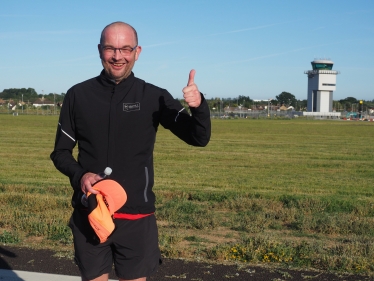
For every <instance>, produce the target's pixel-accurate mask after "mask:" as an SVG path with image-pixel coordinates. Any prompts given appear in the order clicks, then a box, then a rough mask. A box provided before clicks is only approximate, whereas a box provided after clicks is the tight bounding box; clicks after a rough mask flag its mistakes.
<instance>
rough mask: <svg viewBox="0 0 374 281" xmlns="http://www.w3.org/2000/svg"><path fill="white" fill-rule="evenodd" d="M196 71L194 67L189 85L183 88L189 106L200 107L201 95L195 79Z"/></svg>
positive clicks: (189, 78)
mask: <svg viewBox="0 0 374 281" xmlns="http://www.w3.org/2000/svg"><path fill="white" fill-rule="evenodd" d="M195 73H196V71H195V70H194V69H192V70H191V71H190V75H189V77H188V83H187V87H184V88H183V98H184V100H185V101H186V103H187V104H188V106H189V107H198V106H200V104H201V95H200V92H199V89H198V88H197V85H196V84H195V81H194V79H195Z"/></svg>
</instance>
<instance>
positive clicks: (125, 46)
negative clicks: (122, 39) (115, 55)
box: [103, 45, 133, 49]
mask: <svg viewBox="0 0 374 281" xmlns="http://www.w3.org/2000/svg"><path fill="white" fill-rule="evenodd" d="M103 47H104V48H105V47H111V48H115V47H114V46H113V45H103ZM127 47H129V48H133V47H131V46H130V45H124V46H122V47H119V48H116V49H122V48H127Z"/></svg>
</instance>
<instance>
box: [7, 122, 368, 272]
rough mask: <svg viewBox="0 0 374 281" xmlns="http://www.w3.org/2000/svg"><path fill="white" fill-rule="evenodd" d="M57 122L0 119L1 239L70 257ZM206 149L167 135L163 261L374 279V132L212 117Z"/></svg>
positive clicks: (162, 158) (162, 148)
mask: <svg viewBox="0 0 374 281" xmlns="http://www.w3.org/2000/svg"><path fill="white" fill-rule="evenodd" d="M57 120H58V117H57V116H40V115H39V116H37V115H36V116H31V115H29V116H23V115H19V116H11V115H0V128H1V130H0V242H1V243H6V244H17V245H25V246H29V247H42V248H47V247H51V248H52V247H53V248H54V249H61V250H70V251H72V238H71V233H70V229H69V228H68V226H67V224H68V221H69V217H70V214H71V211H72V209H71V207H70V197H71V194H72V190H71V187H70V186H69V181H68V179H67V178H66V177H65V176H63V175H61V174H60V173H59V172H58V171H57V170H56V169H55V168H54V166H53V164H52V162H51V160H50V159H49V154H50V153H51V151H52V149H53V143H54V138H55V130H56V128H57ZM212 122H213V123H212V125H213V127H212V138H211V142H210V143H209V145H208V146H207V147H205V148H196V147H191V146H188V145H186V144H184V143H182V142H181V141H180V140H178V139H177V138H176V137H175V136H173V135H172V134H171V133H170V132H169V131H167V130H164V129H163V128H161V127H160V128H159V133H158V136H157V142H156V145H155V157H154V160H155V176H156V178H155V187H154V191H155V193H156V196H157V197H156V198H157V199H156V200H157V201H156V207H157V212H156V215H157V220H158V225H159V233H160V235H159V236H160V248H161V250H162V253H163V255H164V256H166V257H172V258H176V257H183V258H191V259H195V258H199V259H205V260H215V261H220V262H223V261H230V262H240V263H263V264H277V265H278V266H287V267H297V268H300V267H309V268H316V269H323V270H334V271H350V272H359V273H365V274H374V267H373V265H374V243H373V242H374V227H373V226H374V197H373V195H374V189H373V187H372V180H373V170H374V162H373V159H374V151H373V149H372V143H373V137H374V130H373V126H374V124H373V123H372V122H358V121H356V122H354V121H323V120H310V119H304V120H291V119H290V120H266V119H230V120H212Z"/></svg>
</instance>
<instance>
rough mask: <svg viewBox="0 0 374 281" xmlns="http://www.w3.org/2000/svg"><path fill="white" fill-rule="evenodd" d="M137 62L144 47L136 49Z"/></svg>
mask: <svg viewBox="0 0 374 281" xmlns="http://www.w3.org/2000/svg"><path fill="white" fill-rule="evenodd" d="M135 52H136V53H135V60H138V58H139V55H140V53H141V52H142V46H138V47H136V50H135Z"/></svg>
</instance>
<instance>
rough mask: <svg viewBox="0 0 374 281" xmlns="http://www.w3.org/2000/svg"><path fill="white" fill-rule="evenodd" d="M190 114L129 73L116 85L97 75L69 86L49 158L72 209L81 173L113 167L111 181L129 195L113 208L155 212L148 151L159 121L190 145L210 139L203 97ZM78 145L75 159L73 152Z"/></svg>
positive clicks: (151, 158) (177, 103)
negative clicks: (66, 183) (64, 180)
mask: <svg viewBox="0 0 374 281" xmlns="http://www.w3.org/2000/svg"><path fill="white" fill-rule="evenodd" d="M190 110H191V113H192V116H190V115H189V114H188V112H186V110H183V106H182V105H181V104H180V102H179V101H177V100H176V99H174V98H173V97H172V96H171V95H170V94H169V93H168V92H167V91H166V90H164V89H161V88H158V87H156V86H154V85H151V84H149V83H146V82H144V81H143V80H140V79H138V78H136V77H134V74H133V73H131V75H130V76H129V77H128V78H126V79H125V80H124V81H122V82H121V83H119V84H115V83H113V82H112V81H110V80H109V79H107V78H106V76H105V75H104V72H102V73H101V74H100V76H98V77H95V78H92V79H90V80H87V81H85V82H82V83H80V84H77V85H75V86H73V87H72V88H71V89H70V90H69V91H68V92H67V94H66V96H65V99H64V102H63V105H62V109H61V113H60V119H59V123H58V128H57V134H56V142H55V148H54V151H53V152H52V154H51V159H52V161H53V163H54V165H55V166H56V168H57V169H58V170H59V171H60V172H62V173H63V174H65V175H66V176H68V177H69V178H70V183H71V185H72V187H73V189H74V195H73V200H72V202H73V207H76V206H77V204H76V202H79V201H80V200H79V199H80V196H81V191H80V190H81V189H80V179H81V177H82V176H83V174H85V173H86V172H93V173H100V172H103V171H104V169H105V167H110V168H112V170H113V172H112V174H111V175H110V178H111V179H114V180H116V181H118V182H119V183H120V184H121V185H122V186H123V187H124V189H125V190H126V192H127V195H128V199H127V202H126V204H125V205H124V206H123V207H122V208H121V209H120V210H119V211H118V212H122V213H129V214H145V213H151V212H154V211H155V206H154V203H155V195H154V193H153V192H152V187H153V183H154V174H153V171H154V170H153V149H154V143H155V140H156V132H157V128H158V125H159V124H161V125H162V126H163V127H165V128H166V129H169V130H170V131H171V132H173V133H174V134H175V135H176V136H178V137H179V138H180V139H182V140H184V141H185V142H186V143H188V144H190V145H194V146H205V145H207V144H208V142H209V139H210V131H211V124H210V113H209V108H208V104H207V102H206V101H205V99H204V97H203V95H202V103H201V105H200V106H199V107H198V108H191V109H190ZM76 143H78V159H77V161H76V160H75V159H74V157H73V155H72V151H73V148H74V147H75V145H76Z"/></svg>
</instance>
